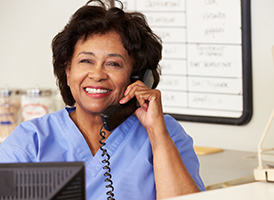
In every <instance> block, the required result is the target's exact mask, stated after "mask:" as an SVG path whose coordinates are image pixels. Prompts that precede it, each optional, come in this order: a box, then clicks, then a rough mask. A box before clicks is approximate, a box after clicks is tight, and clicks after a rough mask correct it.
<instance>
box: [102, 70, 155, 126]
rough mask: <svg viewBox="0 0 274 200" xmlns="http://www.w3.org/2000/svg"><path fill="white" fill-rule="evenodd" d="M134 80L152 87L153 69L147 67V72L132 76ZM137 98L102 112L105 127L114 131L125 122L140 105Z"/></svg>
mask: <svg viewBox="0 0 274 200" xmlns="http://www.w3.org/2000/svg"><path fill="white" fill-rule="evenodd" d="M131 79H132V82H134V81H137V80H141V81H142V82H144V83H145V84H146V85H147V86H148V87H149V88H152V85H153V83H154V77H153V74H152V71H151V70H150V69H147V70H146V71H145V73H144V74H143V75H142V76H140V77H136V76H134V77H131ZM138 105H139V104H138V102H137V100H136V98H135V97H134V98H132V99H131V100H130V101H128V102H127V103H126V104H117V105H113V106H109V107H107V108H106V109H105V110H104V111H103V112H102V113H101V118H102V121H103V124H104V128H105V129H106V130H108V131H112V130H113V129H115V128H116V127H117V126H119V125H120V124H121V123H123V122H124V121H125V120H126V119H127V118H128V117H129V116H130V115H132V113H134V112H135V110H136V109H137V108H138V107H139V106H138Z"/></svg>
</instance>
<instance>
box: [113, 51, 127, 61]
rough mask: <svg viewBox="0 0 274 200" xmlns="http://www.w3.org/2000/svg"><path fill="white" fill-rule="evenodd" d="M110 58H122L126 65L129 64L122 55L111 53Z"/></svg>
mask: <svg viewBox="0 0 274 200" xmlns="http://www.w3.org/2000/svg"><path fill="white" fill-rule="evenodd" d="M108 56H109V57H120V58H122V59H123V61H124V62H125V63H127V62H126V60H125V59H124V57H123V56H122V55H120V54H116V53H110V54H108Z"/></svg>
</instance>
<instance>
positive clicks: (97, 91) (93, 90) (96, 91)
mask: <svg viewBox="0 0 274 200" xmlns="http://www.w3.org/2000/svg"><path fill="white" fill-rule="evenodd" d="M84 90H85V91H86V92H87V93H89V94H106V93H109V92H110V91H111V90H107V89H96V88H89V87H86V88H84Z"/></svg>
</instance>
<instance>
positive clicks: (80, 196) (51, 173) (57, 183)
mask: <svg viewBox="0 0 274 200" xmlns="http://www.w3.org/2000/svg"><path fill="white" fill-rule="evenodd" d="M85 193H86V192H85V163H84V162H40V163H8V164H0V200H10V199H12V200H55V199H66V200H85V198H86V194H85Z"/></svg>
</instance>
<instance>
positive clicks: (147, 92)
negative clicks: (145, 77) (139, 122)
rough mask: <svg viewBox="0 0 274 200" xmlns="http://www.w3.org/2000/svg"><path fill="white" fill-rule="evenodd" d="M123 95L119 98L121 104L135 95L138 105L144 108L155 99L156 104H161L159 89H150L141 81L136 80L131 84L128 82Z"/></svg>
mask: <svg viewBox="0 0 274 200" xmlns="http://www.w3.org/2000/svg"><path fill="white" fill-rule="evenodd" d="M124 95H125V96H124V98H123V99H121V100H120V103H121V104H124V103H126V102H128V101H129V100H130V99H132V98H133V97H134V96H135V97H136V99H137V101H138V102H139V104H140V106H141V107H143V108H144V109H147V108H148V106H149V103H150V102H152V101H155V100H157V101H156V104H158V106H161V93H160V91H159V90H156V89H150V88H149V87H147V86H146V85H145V84H144V83H143V82H141V81H136V82H134V83H133V84H130V85H129V86H128V87H127V89H126V91H125V94H124Z"/></svg>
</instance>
